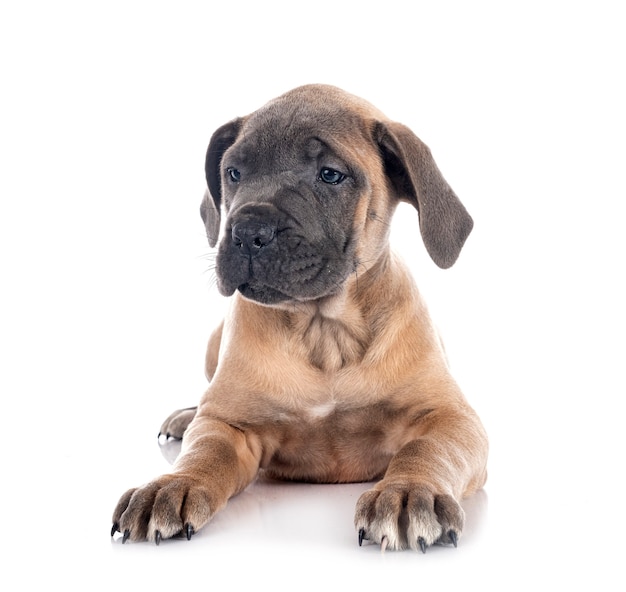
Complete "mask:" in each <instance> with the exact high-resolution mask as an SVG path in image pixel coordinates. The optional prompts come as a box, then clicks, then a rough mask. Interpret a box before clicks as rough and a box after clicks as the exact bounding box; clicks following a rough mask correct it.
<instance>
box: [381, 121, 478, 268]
mask: <svg viewBox="0 0 626 592" xmlns="http://www.w3.org/2000/svg"><path fill="white" fill-rule="evenodd" d="M376 136H377V141H378V145H379V146H380V149H381V154H382V157H383V161H384V165H385V170H386V173H387V176H388V177H389V179H390V180H391V182H392V185H393V187H394V189H395V191H396V194H397V197H398V199H401V200H403V201H408V202H409V203H410V204H412V205H413V206H415V208H417V211H418V213H419V221H420V231H421V233H422V239H423V241H424V244H425V245H426V250H427V251H428V254H429V255H430V257H431V258H432V260H433V261H434V262H435V263H436V264H437V265H438V266H439V267H442V268H444V269H447V268H448V267H450V266H452V264H453V263H454V262H455V261H456V260H457V257H458V256H459V253H460V252H461V249H462V247H463V244H464V243H465V239H466V238H467V237H468V235H469V233H470V232H471V231H472V226H473V225H474V222H473V221H472V218H471V216H470V215H469V214H468V213H467V210H466V209H465V207H464V206H463V204H462V203H461V202H460V201H459V198H458V197H457V196H456V194H455V193H454V191H452V189H451V187H450V186H449V185H448V183H446V181H445V179H444V178H443V176H442V174H441V173H440V171H439V169H438V168H437V165H436V164H435V161H434V160H433V157H432V155H431V153H430V150H429V148H428V146H426V144H424V143H423V142H422V141H421V140H420V139H419V138H418V137H417V136H416V135H415V134H414V133H413V132H412V131H411V130H410V129H409V128H408V127H406V126H404V125H402V124H400V123H394V122H386V123H382V122H379V123H377V124H376Z"/></svg>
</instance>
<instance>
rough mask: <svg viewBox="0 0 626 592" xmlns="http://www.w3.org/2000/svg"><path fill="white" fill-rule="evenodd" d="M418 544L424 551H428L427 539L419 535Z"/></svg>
mask: <svg viewBox="0 0 626 592" xmlns="http://www.w3.org/2000/svg"><path fill="white" fill-rule="evenodd" d="M417 544H418V545H419V546H420V549H421V550H422V553H426V541H425V540H424V539H423V538H422V537H417Z"/></svg>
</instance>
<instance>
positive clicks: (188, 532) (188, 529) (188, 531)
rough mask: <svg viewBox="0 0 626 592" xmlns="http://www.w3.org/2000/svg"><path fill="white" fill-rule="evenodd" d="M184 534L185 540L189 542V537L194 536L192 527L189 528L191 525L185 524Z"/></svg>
mask: <svg viewBox="0 0 626 592" xmlns="http://www.w3.org/2000/svg"><path fill="white" fill-rule="evenodd" d="M185 534H186V535H187V540H188V541H190V540H191V537H192V536H193V535H194V534H195V531H194V529H193V526H191V524H187V525H186V526H185Z"/></svg>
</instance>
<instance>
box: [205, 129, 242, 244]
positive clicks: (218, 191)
mask: <svg viewBox="0 0 626 592" xmlns="http://www.w3.org/2000/svg"><path fill="white" fill-rule="evenodd" d="M242 122H243V120H242V119H234V120H233V121H230V122H228V123H226V124H224V125H223V126H222V127H220V128H218V129H217V130H216V131H215V132H214V133H213V135H212V136H211V140H210V142H209V147H208V148H207V151H206V159H205V162H204V172H205V175H206V181H207V185H208V187H209V188H208V189H207V191H206V192H205V193H204V197H203V198H202V203H201V204H200V216H201V217H202V220H203V222H204V226H205V228H206V234H207V238H208V239H209V245H210V246H211V247H214V246H215V245H216V244H217V237H218V235H219V232H220V220H221V209H220V206H221V203H222V176H221V173H220V165H221V162H222V156H224V152H226V150H228V148H229V147H230V146H232V144H233V143H234V142H235V140H236V139H237V136H238V135H239V130H240V129H241V124H242Z"/></svg>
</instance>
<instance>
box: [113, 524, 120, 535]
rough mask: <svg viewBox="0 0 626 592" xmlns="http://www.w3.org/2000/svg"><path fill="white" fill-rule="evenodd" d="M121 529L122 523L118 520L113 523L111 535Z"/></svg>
mask: <svg viewBox="0 0 626 592" xmlns="http://www.w3.org/2000/svg"><path fill="white" fill-rule="evenodd" d="M119 529H120V525H119V524H118V523H117V522H114V523H113V526H112V527H111V536H113V535H114V534H115V533H116V532H117V531H118V530H119Z"/></svg>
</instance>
